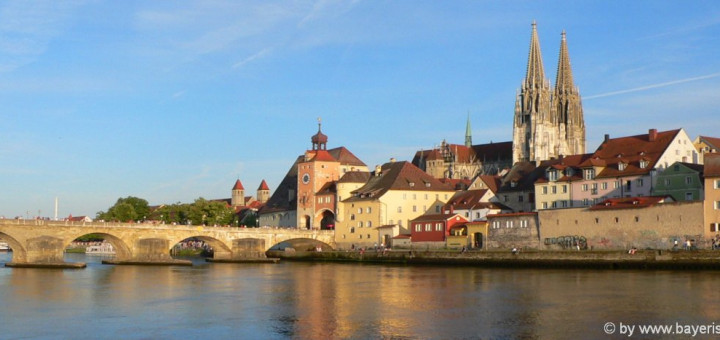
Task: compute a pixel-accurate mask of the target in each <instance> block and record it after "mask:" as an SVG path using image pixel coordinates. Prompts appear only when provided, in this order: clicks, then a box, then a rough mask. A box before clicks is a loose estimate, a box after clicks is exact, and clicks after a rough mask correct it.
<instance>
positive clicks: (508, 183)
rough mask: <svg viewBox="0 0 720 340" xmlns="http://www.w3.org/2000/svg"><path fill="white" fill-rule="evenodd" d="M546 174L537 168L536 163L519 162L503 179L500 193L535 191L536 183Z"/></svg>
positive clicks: (543, 170) (542, 169)
mask: <svg viewBox="0 0 720 340" xmlns="http://www.w3.org/2000/svg"><path fill="white" fill-rule="evenodd" d="M544 173H545V169H544V168H541V167H535V163H534V162H517V163H515V165H513V167H512V168H511V169H510V171H509V172H508V173H507V175H505V177H503V179H502V183H501V186H500V188H499V189H498V192H512V191H527V190H534V188H535V181H536V180H537V179H538V178H540V177H542V176H543V174H544Z"/></svg>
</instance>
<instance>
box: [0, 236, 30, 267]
mask: <svg viewBox="0 0 720 340" xmlns="http://www.w3.org/2000/svg"><path fill="white" fill-rule="evenodd" d="M0 239H2V240H3V241H4V242H6V243H7V244H8V246H10V248H11V249H12V251H13V254H12V256H13V262H24V261H26V260H27V250H26V249H25V247H23V246H22V244H21V243H20V242H18V240H16V239H15V238H14V237H12V236H11V235H9V234H6V233H2V232H0Z"/></svg>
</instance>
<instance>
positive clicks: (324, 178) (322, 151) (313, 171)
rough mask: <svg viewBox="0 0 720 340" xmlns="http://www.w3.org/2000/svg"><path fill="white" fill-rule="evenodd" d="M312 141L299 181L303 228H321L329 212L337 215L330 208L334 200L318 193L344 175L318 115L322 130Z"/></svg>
mask: <svg viewBox="0 0 720 340" xmlns="http://www.w3.org/2000/svg"><path fill="white" fill-rule="evenodd" d="M310 141H311V142H312V149H310V150H307V151H305V155H304V157H303V159H302V161H301V162H299V163H298V172H297V173H298V183H297V219H298V221H297V226H298V228H300V229H321V221H323V219H324V218H325V219H326V220H327V219H328V215H329V214H331V215H332V219H334V217H335V212H334V211H329V210H328V209H327V208H326V207H327V204H329V203H334V202H326V201H328V200H331V198H330V197H328V196H327V195H321V196H322V197H318V193H320V192H321V191H323V190H324V189H325V190H327V189H328V187H329V186H330V185H331V184H332V183H333V182H335V181H337V180H338V179H339V178H340V162H339V161H338V160H337V159H335V157H333V156H332V155H331V154H330V153H329V152H328V151H327V141H328V137H327V136H326V135H325V134H323V133H322V124H321V121H320V118H318V132H317V133H316V134H314V135H313V136H312V137H311V138H310Z"/></svg>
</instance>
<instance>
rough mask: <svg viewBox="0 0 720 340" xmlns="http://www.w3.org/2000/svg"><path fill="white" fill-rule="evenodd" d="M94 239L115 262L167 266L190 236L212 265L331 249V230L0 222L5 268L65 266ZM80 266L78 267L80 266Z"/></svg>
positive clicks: (332, 236) (110, 223)
mask: <svg viewBox="0 0 720 340" xmlns="http://www.w3.org/2000/svg"><path fill="white" fill-rule="evenodd" d="M87 234H99V235H101V236H102V237H104V238H105V240H106V241H108V242H110V243H111V244H112V245H113V248H114V249H115V260H114V261H113V262H115V263H132V264H159V263H162V264H171V263H173V261H174V260H173V259H172V257H171V256H170V250H171V249H172V247H173V246H175V245H176V244H177V243H179V242H181V241H183V240H185V239H188V238H191V237H194V238H197V239H200V240H202V241H204V242H205V243H207V244H208V245H210V246H211V247H212V248H213V251H214V255H213V256H214V260H221V261H222V260H228V261H234V260H237V261H242V260H250V259H260V258H264V257H265V252H266V251H267V250H269V249H270V248H271V247H273V246H275V245H277V244H279V243H281V242H285V241H292V240H310V241H311V242H313V243H317V244H320V245H322V247H325V248H329V249H333V248H334V247H335V241H334V233H333V231H325V230H300V229H293V228H234V227H207V226H180V225H163V224H160V225H159V224H148V223H139V224H135V223H112V222H70V221H47V220H9V219H4V220H0V239H2V240H3V241H5V242H7V243H8V244H9V245H10V247H11V248H12V250H13V260H12V262H10V263H8V264H7V265H8V266H34V265H38V266H43V265H48V266H52V265H58V266H61V265H62V264H66V263H65V262H64V251H65V249H66V248H67V246H68V245H70V243H71V242H72V241H74V240H75V239H77V238H78V237H81V236H83V235H87ZM83 265H84V264H83Z"/></svg>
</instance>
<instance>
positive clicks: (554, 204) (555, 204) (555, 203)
mask: <svg viewBox="0 0 720 340" xmlns="http://www.w3.org/2000/svg"><path fill="white" fill-rule="evenodd" d="M551 206H552V207H553V209H555V208H557V202H556V201H553V202H552V204H551Z"/></svg>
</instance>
